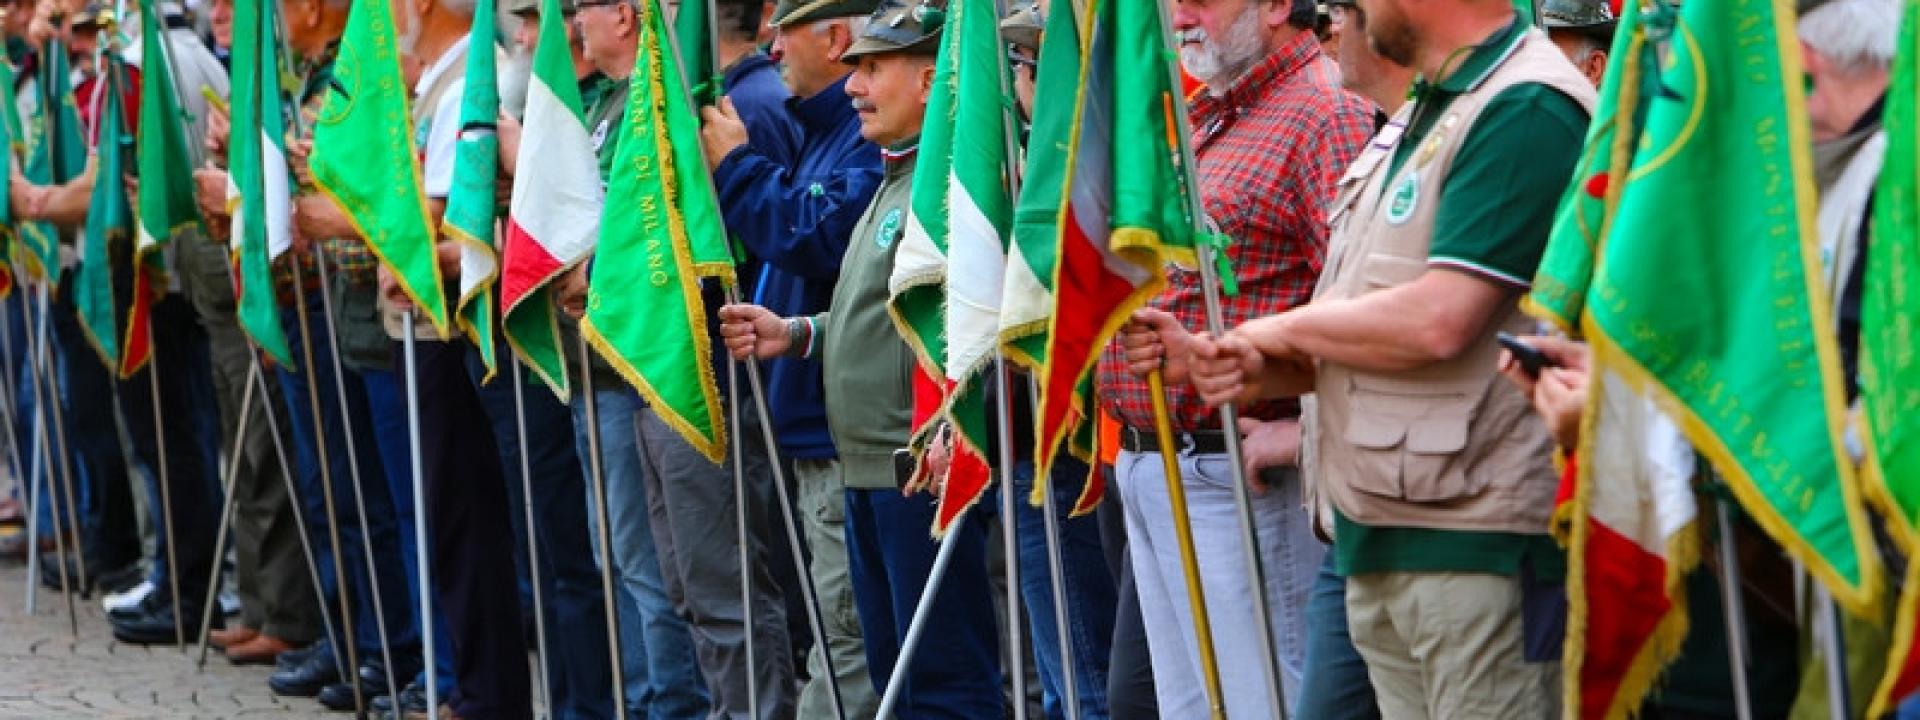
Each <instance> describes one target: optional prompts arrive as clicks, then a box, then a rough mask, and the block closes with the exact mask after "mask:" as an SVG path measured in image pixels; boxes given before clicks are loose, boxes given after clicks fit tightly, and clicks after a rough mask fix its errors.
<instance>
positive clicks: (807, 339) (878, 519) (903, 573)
mask: <svg viewBox="0 0 1920 720" xmlns="http://www.w3.org/2000/svg"><path fill="white" fill-rule="evenodd" d="M931 9H932V8H931V7H929V6H927V5H926V4H925V3H924V0H913V1H907V0H887V1H886V2H884V3H882V4H881V5H880V7H879V9H878V10H876V11H875V12H874V15H873V16H872V17H871V18H870V19H869V21H868V22H867V23H866V27H865V29H864V30H862V32H861V34H860V38H859V40H858V41H856V42H854V43H853V45H852V46H851V47H848V48H847V49H846V51H845V52H844V53H842V54H841V59H842V60H843V61H845V62H849V63H853V64H854V71H853V75H852V76H850V77H849V78H848V79H847V81H846V91H847V94H848V95H849V96H851V97H852V98H853V107H854V109H855V110H856V111H857V112H858V113H859V116H860V134H861V135H862V136H864V137H866V139H867V140H869V141H871V142H873V143H874V144H876V145H879V146H880V147H881V158H882V160H883V162H884V174H883V176H882V180H881V182H880V187H879V188H878V189H877V190H876V191H875V192H874V199H873V202H872V204H870V205H869V206H868V207H867V209H866V213H865V214H864V215H862V216H861V218H860V222H859V223H858V224H857V225H855V226H854V228H853V234H852V237H851V238H850V239H849V241H848V243H847V252H846V255H845V256H844V257H842V258H841V261H840V277H839V281H838V283H837V284H836V285H835V286H834V290H833V298H832V301H831V302H830V303H829V304H828V310H827V312H824V313H819V314H815V315H807V316H798V317H792V318H782V317H780V316H779V315H776V314H774V313H773V312H772V311H770V310H768V309H767V308H765V307H761V306H758V305H731V306H728V307H726V308H723V309H722V310H721V318H722V320H723V321H724V323H725V324H724V325H723V326H722V328H721V334H722V335H724V336H725V337H726V338H727V345H728V348H729V349H730V350H732V351H733V353H734V355H735V356H736V357H748V356H758V357H761V358H774V357H781V356H787V357H800V358H805V357H811V356H812V355H813V354H814V353H815V352H816V351H817V352H818V353H819V356H820V361H821V366H822V371H823V373H824V377H825V388H826V410H827V425H828V427H829V428H830V429H831V430H832V433H833V443H834V447H835V450H836V451H837V453H838V455H839V459H840V481H841V483H842V484H843V485H844V486H845V487H846V494H845V512H846V539H847V555H848V570H849V577H850V579H851V583H852V586H853V595H854V599H855V602H856V604H857V605H858V607H859V610H860V628H861V631H862V634H863V635H864V637H865V641H866V659H867V672H868V674H869V675H870V676H871V678H872V680H873V685H874V687H876V688H883V687H886V685H887V683H888V681H889V680H890V679H891V673H892V669H893V664H894V661H895V660H896V659H897V658H898V656H899V652H900V646H901V643H902V642H903V641H904V640H905V638H906V633H907V625H908V623H909V622H910V621H911V620H912V617H913V612H914V608H915V605H916V603H917V602H918V599H919V596H920V593H921V590H922V589H923V588H924V587H925V585H926V580H927V577H928V574H929V573H930V572H931V570H932V568H933V559H934V554H935V552H936V550H937V548H936V546H935V544H934V543H933V542H932V540H930V539H929V538H928V537H927V528H928V527H930V526H931V525H932V523H933V505H932V503H930V502H928V501H927V499H926V498H924V497H906V496H903V495H902V494H901V492H900V490H899V489H898V479H897V478H896V475H895V469H894V455H895V453H896V452H897V451H900V450H901V449H902V448H904V447H906V444H907V439H908V438H907V435H908V427H909V425H910V423H911V420H912V418H911V411H912V405H913V398H912V396H911V394H910V392H909V390H908V388H909V383H908V378H909V377H911V374H910V373H911V372H912V367H913V357H912V352H911V350H909V349H908V347H907V344H906V343H905V342H903V341H902V340H901V339H900V335H899V333H898V331H897V330H895V329H894V326H893V322H892V321H891V320H890V319H889V318H888V316H887V311H886V304H887V278H888V275H889V274H890V273H891V272H892V271H893V255H894V249H895V248H897V247H899V243H898V242H897V241H898V240H899V236H900V232H901V229H902V227H903V225H904V223H902V222H901V218H902V217H904V216H905V214H906V209H907V204H908V201H909V199H910V196H911V194H912V184H913V169H914V160H915V153H916V152H917V151H918V149H919V140H920V129H921V123H922V121H923V120H924V119H925V116H926V103H927V95H928V92H929V91H930V88H931V87H932V83H933V61H934V55H935V52H936V50H937V48H938V44H939V43H938V38H939V37H940V19H941V17H942V16H941V15H940V14H939V13H938V12H929V10H931ZM837 32H838V31H829V33H837ZM815 39H818V38H815ZM951 532H955V533H962V534H961V535H960V537H959V540H958V541H957V543H958V544H957V545H956V546H955V549H954V551H953V556H952V558H951V561H952V565H951V566H950V567H949V568H948V569H947V576H946V581H945V583H944V584H942V585H941V587H940V593H939V595H938V596H937V597H936V598H935V599H934V604H933V610H932V612H934V613H935V614H936V615H937V616H939V617H940V618H942V622H939V623H934V624H933V625H932V626H930V627H928V628H927V632H926V635H924V636H923V637H922V638H921V644H920V648H919V652H918V654H917V655H916V656H915V659H914V661H913V662H912V663H911V664H910V665H909V666H908V668H907V674H908V677H907V678H903V679H902V681H903V683H904V684H903V686H902V687H903V690H904V692H903V694H902V696H901V698H900V704H899V711H900V714H901V716H902V717H913V718H919V717H956V718H990V717H999V716H1000V715H1001V714H1002V712H1003V702H1002V700H1001V697H1000V678H999V672H998V669H997V668H998V665H999V663H998V655H997V650H996V645H997V639H996V637H995V632H994V609H993V599H992V597H991V596H990V593H991V592H992V591H991V589H990V588H991V584H990V583H991V580H990V579H989V578H988V576H987V568H986V554H987V547H986V545H987V536H986V524H985V523H984V522H981V521H978V520H970V521H967V522H963V523H962V524H960V525H958V526H956V527H955V528H953V529H952V530H951Z"/></svg>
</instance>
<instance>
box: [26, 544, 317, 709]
mask: <svg viewBox="0 0 1920 720" xmlns="http://www.w3.org/2000/svg"><path fill="white" fill-rule="evenodd" d="M26 577H27V571H26V568H25V566H23V565H22V564H20V563H19V562H18V561H14V560H0V718H37V719H44V720H67V719H68V718H155V719H160V718H165V719H166V720H176V719H178V720H185V719H186V718H346V717H351V716H350V715H347V714H334V713H328V712H325V711H324V710H323V709H322V708H321V707H320V706H319V705H318V704H317V703H315V702H314V701H312V700H308V699H301V698H286V699H281V698H276V697H274V696H273V694H272V693H269V692H268V691H267V675H268V674H270V673H271V672H272V669H271V668H270V667H266V666H252V667H235V666H233V665H231V664H228V663H227V661H226V660H225V659H224V658H222V657H221V656H220V655H219V653H218V652H214V653H212V654H211V655H209V656H208V658H207V667H206V671H205V672H196V671H195V669H194V665H193V660H192V655H191V653H190V652H189V653H185V654H183V653H181V652H180V650H179V649H178V648H172V647H152V648H148V647H142V646H138V645H127V644H123V643H120V642H118V641H115V640H114V639H113V631H112V629H111V628H109V627H108V626H107V618H106V613H105V612H103V611H102V610H101V609H100V601H99V599H98V596H96V597H95V598H94V599H90V600H85V601H82V600H80V599H79V598H77V597H76V598H75V599H74V602H75V605H76V607H77V608H78V610H79V616H80V617H79V625H80V634H79V637H77V638H76V637H74V636H73V635H72V634H71V633H70V631H69V629H68V628H69V625H68V621H67V607H66V603H65V602H63V601H62V600H61V598H60V593H59V592H58V591H52V592H49V591H46V590H44V589H43V590H41V591H40V597H39V601H38V604H39V608H38V609H39V612H38V613H37V614H35V615H28V614H27V612H26V586H25V584H24V583H25V581H26Z"/></svg>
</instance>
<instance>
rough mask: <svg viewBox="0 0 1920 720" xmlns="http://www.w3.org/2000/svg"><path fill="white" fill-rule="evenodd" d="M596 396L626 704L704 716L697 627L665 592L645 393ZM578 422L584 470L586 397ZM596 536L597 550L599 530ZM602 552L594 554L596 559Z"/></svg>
mask: <svg viewBox="0 0 1920 720" xmlns="http://www.w3.org/2000/svg"><path fill="white" fill-rule="evenodd" d="M593 398H594V404H595V411H596V413H597V414H598V415H599V421H600V422H599V428H600V469H601V475H602V477H603V478H604V479H605V482H606V489H607V521H608V524H609V528H608V531H609V533H608V534H609V537H611V538H612V541H613V564H614V567H615V568H616V569H617V570H618V571H619V572H618V573H617V575H618V577H619V581H620V588H621V592H620V593H618V595H620V596H622V597H621V601H619V602H618V606H617V607H616V608H615V610H616V612H617V613H618V615H619V622H620V628H619V633H620V647H621V664H622V665H624V666H625V667H623V668H622V675H623V678H624V679H623V682H624V683H625V685H626V688H627V704H628V705H629V706H630V707H632V708H634V709H635V716H636V717H642V718H662V719H665V718H695V717H702V716H704V715H706V714H707V711H708V708H709V707H710V705H711V701H710V699H709V697H708V695H707V687H706V684H705V681H704V680H702V679H701V677H700V673H699V666H698V665H697V664H696V663H695V655H694V649H693V635H692V632H691V631H690V630H689V629H688V627H687V621H686V620H685V619H683V618H681V617H680V615H679V614H678V613H676V612H675V610H674V606H673V601H672V600H671V599H670V598H669V597H668V595H667V585H666V578H665V576H664V575H663V574H662V571H661V569H660V557H659V550H658V548H657V547H656V545H655V540H654V537H653V523H652V521H651V519H650V518H649V517H648V514H647V488H646V484H645V482H644V481H643V478H644V475H645V473H646V472H647V466H646V463H645V462H643V460H642V459H641V457H640V446H639V435H638V434H637V429H636V427H635V425H634V421H635V418H636V417H637V415H638V413H639V412H640V408H641V401H640V398H639V396H637V395H635V394H634V393H633V392H631V391H629V390H627V389H626V388H624V387H621V388H617V389H611V390H596V391H595V392H594V393H593ZM573 420H574V423H575V425H576V426H578V427H580V428H583V430H582V431H581V432H578V433H575V435H574V449H575V451H576V452H577V453H579V456H580V458H581V460H582V463H583V464H582V467H586V465H585V462H586V461H588V460H589V459H590V456H589V455H588V452H589V448H588V447H587V433H586V432H585V431H584V428H586V427H587V406H586V400H585V399H584V398H582V397H577V396H576V397H575V398H574V401H573ZM589 482H591V480H589ZM593 502H594V498H593V496H592V493H591V492H589V493H587V503H586V504H584V505H582V506H581V507H583V508H586V509H588V516H587V517H588V518H589V521H590V522H592V523H595V527H598V525H597V523H598V522H599V514H598V512H596V511H594V510H593V509H592V508H593V505H592V503H593ZM714 521H715V522H719V521H720V519H719V518H715V519H714ZM583 527H584V525H583ZM593 537H594V540H595V543H594V546H595V547H596V548H597V547H598V538H599V534H598V533H597V532H596V533H595V534H594V536H593ZM599 557H600V555H599V553H598V552H595V553H594V555H593V558H594V560H596V561H597V560H598V559H599ZM595 580H596V582H595V587H599V585H598V582H597V581H598V578H597V577H596V578H595ZM601 637H604V635H603V636H601ZM775 650H776V651H777V649H775Z"/></svg>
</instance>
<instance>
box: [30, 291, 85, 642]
mask: <svg viewBox="0 0 1920 720" xmlns="http://www.w3.org/2000/svg"><path fill="white" fill-rule="evenodd" d="M21 312H22V313H25V312H26V309H25V307H24V306H23V307H22V308H21ZM47 314H48V311H47V286H46V283H41V285H40V323H39V329H38V331H37V332H38V335H39V342H37V343H34V344H33V347H32V348H30V351H31V352H32V353H33V355H34V357H33V358H32V368H31V372H32V375H33V393H34V413H33V415H34V448H33V451H34V453H35V455H34V460H35V463H34V468H33V471H32V472H31V473H30V475H31V476H30V477H29V478H28V479H27V489H28V493H27V567H28V572H27V613H28V614H33V613H35V612H37V610H38V607H39V603H38V602H37V600H38V592H39V589H40V508H41V506H43V505H45V504H46V502H47V498H46V493H48V492H52V491H53V482H54V481H53V471H52V466H53V458H52V455H53V446H52V444H51V443H50V442H49V441H48V433H47V420H48V418H47V414H48V412H49V410H48V409H47V399H46V396H47V394H48V393H47V390H46V389H45V387H44V385H45V384H46V372H47V365H48V363H46V362H44V360H43V358H44V357H45V347H46V342H47ZM53 401H54V402H58V401H59V399H58V398H54V399H53ZM43 457H44V458H46V462H44V463H42V462H39V460H40V458H43ZM43 469H44V470H46V473H45V474H46V486H45V488H42V487H41V483H40V475H41V470H43ZM48 510H49V511H52V512H50V513H49V519H50V520H52V521H53V540H54V552H56V553H58V554H59V556H60V562H59V565H60V569H59V573H58V574H59V577H60V594H61V596H62V597H64V598H66V601H67V615H68V616H69V617H70V618H71V617H72V616H73V614H74V613H73V610H74V607H73V595H72V594H71V593H70V589H71V586H70V585H69V584H68V580H67V563H66V540H65V539H64V538H63V537H62V534H63V533H62V530H61V527H60V517H59V515H60V513H59V512H57V511H54V510H55V509H54V508H51V507H49V508H48ZM68 625H69V629H70V631H71V632H72V633H73V635H74V636H75V637H78V636H79V634H80V627H79V621H78V620H70V621H69V623H68Z"/></svg>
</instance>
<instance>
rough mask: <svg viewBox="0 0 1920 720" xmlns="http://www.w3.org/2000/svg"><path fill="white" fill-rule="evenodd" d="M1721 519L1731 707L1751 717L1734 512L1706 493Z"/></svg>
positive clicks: (1741, 715) (1739, 714) (1723, 610)
mask: <svg viewBox="0 0 1920 720" xmlns="http://www.w3.org/2000/svg"><path fill="white" fill-rule="evenodd" d="M1708 497H1710V498H1712V500H1713V505H1714V510H1715V512H1716V513H1717V514H1718V515H1719V520H1720V608H1721V614H1722V615H1724V616H1726V622H1727V667H1728V671H1729V674H1730V675H1731V676H1732V677H1733V709H1734V716H1735V717H1737V718H1739V720H1753V697H1752V696H1751V695H1749V694H1748V685H1747V658H1748V657H1750V656H1749V655H1748V653H1749V652H1752V650H1751V648H1749V647H1748V645H1747V608H1746V603H1745V602H1744V601H1743V599H1742V597H1741V595H1740V593H1741V587H1742V585H1741V582H1740V553H1739V551H1738V549H1737V548H1736V547H1735V545H1734V542H1735V541H1734V535H1733V533H1734V525H1733V513H1731V512H1730V511H1728V509H1727V505H1728V503H1729V502H1730V501H1728V500H1726V499H1724V498H1721V497H1718V496H1714V495H1709V496H1708Z"/></svg>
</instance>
